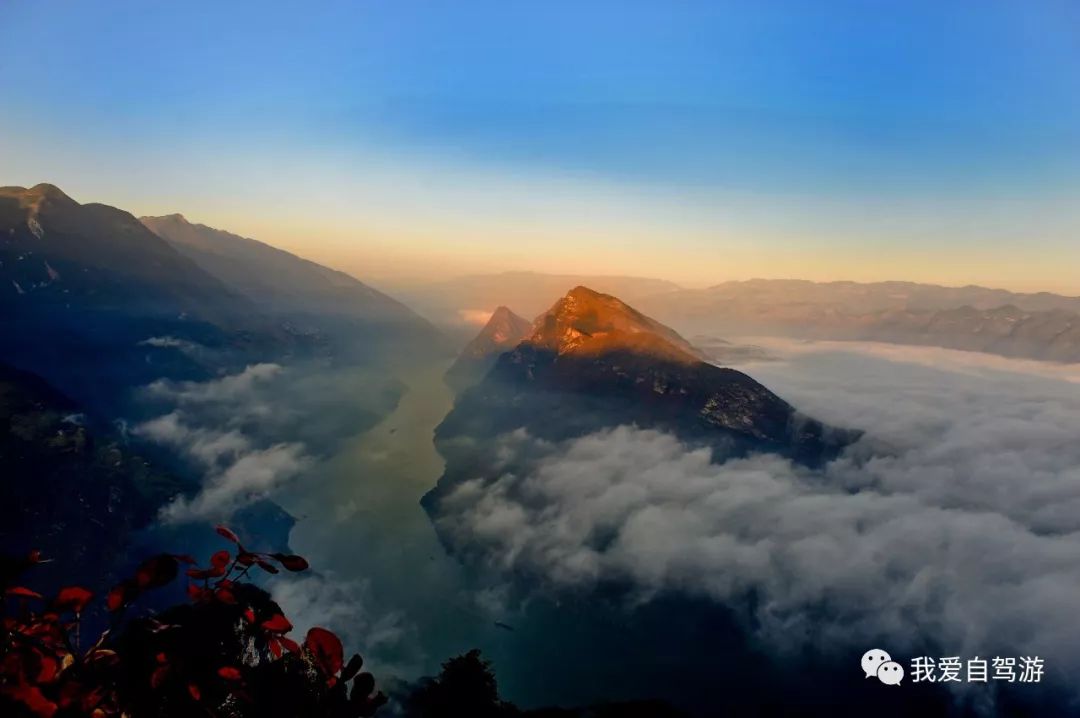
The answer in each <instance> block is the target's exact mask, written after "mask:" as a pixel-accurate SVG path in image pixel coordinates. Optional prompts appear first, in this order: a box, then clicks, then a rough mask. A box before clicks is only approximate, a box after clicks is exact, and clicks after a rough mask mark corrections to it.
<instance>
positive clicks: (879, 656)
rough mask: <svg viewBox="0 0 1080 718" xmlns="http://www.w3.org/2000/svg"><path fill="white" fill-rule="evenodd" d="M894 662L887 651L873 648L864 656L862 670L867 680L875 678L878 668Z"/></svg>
mask: <svg viewBox="0 0 1080 718" xmlns="http://www.w3.org/2000/svg"><path fill="white" fill-rule="evenodd" d="M891 660H892V656H890V655H889V654H888V653H886V652H885V651H883V650H881V649H880V648H871V649H870V650H869V651H867V652H866V653H864V654H863V655H862V669H863V673H865V674H866V677H867V678H873V677H874V676H876V675H877V674H878V668H880V667H881V664H883V663H888V662H889V661H891Z"/></svg>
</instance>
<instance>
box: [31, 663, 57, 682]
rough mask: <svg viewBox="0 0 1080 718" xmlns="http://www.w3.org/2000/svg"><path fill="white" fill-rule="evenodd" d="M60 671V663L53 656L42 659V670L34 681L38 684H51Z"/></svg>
mask: <svg viewBox="0 0 1080 718" xmlns="http://www.w3.org/2000/svg"><path fill="white" fill-rule="evenodd" d="M59 671H60V662H59V661H57V660H56V659H55V658H53V657H52V656H42V657H41V669H40V670H39V671H38V675H37V679H36V680H35V681H34V682H35V683H37V684H39V685H40V684H42V683H51V682H52V680H53V679H54V678H56V674H57V673H58V672H59Z"/></svg>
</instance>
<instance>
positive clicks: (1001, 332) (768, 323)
mask: <svg viewBox="0 0 1080 718" xmlns="http://www.w3.org/2000/svg"><path fill="white" fill-rule="evenodd" d="M641 304H642V306H643V307H644V308H646V310H647V311H649V312H651V313H653V314H654V315H655V316H657V317H660V318H661V319H663V320H664V321H666V322H669V323H671V324H674V325H675V326H678V327H680V328H682V329H684V330H686V331H690V332H694V333H714V334H721V335H735V334H781V335H785V336H796V337H804V338H817V339H847V340H868V341H883V342H892V343H898V344H916V345H926V346H939V347H946V348H952V349H964V350H969V351H980V352H988V353H992V354H1000V355H1003V356H1011V357H1022V358H1029V359H1044V360H1054V361H1065V362H1076V361H1080V297H1067V296H1062V295H1058V294H1050V293H1046V292H1043V293H1037V294H1021V293H1014V292H1008V291H1005V290H1000V289H988V288H985V287H977V286H968V287H941V286H936V285H930V284H915V283H911V282H878V283H871V284H860V283H856V282H824V283H819V282H808V281H801V280H765V279H755V280H750V281H746V282H726V283H724V284H719V285H717V286H715V287H711V288H709V289H700V290H685V289H684V290H678V291H673V292H666V293H663V294H659V295H654V296H651V297H647V298H644V299H642V301H641Z"/></svg>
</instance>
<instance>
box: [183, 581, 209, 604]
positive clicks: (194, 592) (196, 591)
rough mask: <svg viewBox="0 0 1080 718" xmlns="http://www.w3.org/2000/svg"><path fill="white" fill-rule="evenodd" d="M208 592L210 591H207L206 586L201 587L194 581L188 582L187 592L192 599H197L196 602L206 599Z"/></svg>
mask: <svg viewBox="0 0 1080 718" xmlns="http://www.w3.org/2000/svg"><path fill="white" fill-rule="evenodd" d="M208 593H209V591H207V590H206V589H204V588H200V587H199V586H196V585H195V584H193V583H189V584H188V587H187V594H188V598H190V599H191V600H192V601H195V602H200V601H204V600H206V596H207V594H208Z"/></svg>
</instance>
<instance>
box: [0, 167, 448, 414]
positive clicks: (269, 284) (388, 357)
mask: <svg viewBox="0 0 1080 718" xmlns="http://www.w3.org/2000/svg"><path fill="white" fill-rule="evenodd" d="M159 233H160V234H159ZM0 337H2V338H3V340H4V341H3V342H0V361H6V362H8V363H10V364H12V365H14V366H17V367H22V368H25V369H28V370H32V371H34V372H35V373H37V374H39V375H41V376H42V377H44V378H45V379H47V380H48V381H49V382H51V383H53V384H54V385H55V386H57V387H58V388H59V389H60V390H61V391H63V392H64V393H65V394H67V395H69V396H72V397H73V398H74V399H76V400H78V401H80V402H81V403H83V404H85V405H87V406H88V408H90V409H91V410H98V409H100V410H101V411H102V412H103V413H105V414H108V413H115V412H118V411H120V410H121V408H122V407H123V405H124V400H125V397H126V395H127V393H128V391H129V390H130V389H131V388H132V387H136V386H141V385H144V384H147V383H149V382H150V381H153V380H155V379H159V378H162V377H168V378H173V379H204V378H208V377H211V376H216V375H217V374H219V373H220V372H222V371H225V370H230V369H238V368H242V367H243V366H244V365H246V364H248V363H251V362H255V361H276V362H282V361H285V362H288V361H292V360H295V359H302V358H330V359H334V358H340V359H344V360H347V361H349V362H357V361H367V360H371V361H376V362H381V363H383V364H390V363H393V362H394V361H399V360H400V358H401V357H402V356H412V355H414V354H415V352H416V351H417V350H418V349H422V350H423V351H425V352H428V353H431V354H434V355H439V354H440V353H443V352H446V351H447V350H446V349H445V348H444V346H445V345H444V344H443V342H444V341H445V340H444V339H443V337H442V335H441V334H440V333H439V332H438V331H437V330H435V328H434V327H433V326H431V325H430V324H429V323H428V322H426V321H424V320H423V319H421V318H420V317H419V316H417V315H416V314H414V313H413V312H411V311H410V310H409V309H407V308H406V307H405V306H404V305H402V304H400V303H398V302H396V301H395V300H393V299H391V298H390V297H387V296H386V295H384V294H381V293H379V292H377V291H375V290H373V289H371V288H370V287H368V286H367V285H364V284H363V283H361V282H359V281H358V280H355V279H352V278H351V277H348V276H347V275H344V274H342V273H340V272H335V271H333V270H330V269H327V268H325V267H321V266H319V265H317V264H314V263H312V262H308V261H306V260H303V259H301V258H299V257H296V256H294V255H291V254H288V253H286V252H282V251H280V250H277V249H274V248H272V247H269V246H268V245H265V244H261V243H259V242H256V241H254V240H247V239H243V238H240V237H237V236H235V235H231V234H229V233H227V232H222V231H219V230H214V229H211V228H209V227H204V226H201V225H193V224H190V223H188V222H186V221H185V220H184V219H183V218H182V217H180V216H179V215H172V216H169V217H164V218H147V219H146V220H145V222H142V221H139V220H138V219H136V218H135V217H134V216H133V215H131V214H130V213H128V212H125V211H123V210H120V209H116V208H114V207H109V206H106V205H101V204H85V205H83V204H79V203H78V202H76V201H74V200H73V199H71V198H70V197H68V196H67V195H66V194H64V193H63V192H62V191H61V190H60V189H58V188H57V187H55V186H53V185H48V184H40V185H37V186H35V187H32V188H29V189H27V188H23V187H3V188H0ZM191 347H198V348H199V349H200V352H199V353H196V352H193V351H190V350H188V349H190V348H191ZM185 348H187V349H185Z"/></svg>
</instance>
